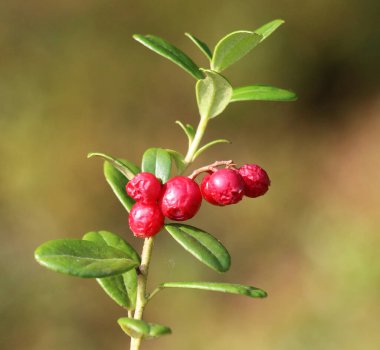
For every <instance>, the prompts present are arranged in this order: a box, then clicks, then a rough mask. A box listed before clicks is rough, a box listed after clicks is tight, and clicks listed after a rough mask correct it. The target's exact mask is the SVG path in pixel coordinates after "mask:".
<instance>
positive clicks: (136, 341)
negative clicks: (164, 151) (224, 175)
mask: <svg viewBox="0 0 380 350" xmlns="http://www.w3.org/2000/svg"><path fill="white" fill-rule="evenodd" d="M208 120H209V119H208V118H201V120H200V122H199V124H198V127H197V131H196V132H195V136H194V139H193V141H192V142H191V144H190V145H189V149H188V151H187V154H186V157H185V165H186V167H185V169H186V168H187V167H188V166H189V165H190V164H191V163H192V161H193V158H194V155H195V153H196V152H197V150H198V148H199V145H200V143H201V140H202V137H203V135H204V133H205V131H206V127H207V124H208ZM152 249H153V237H150V238H146V239H145V241H144V247H143V250H142V253H141V265H140V267H139V275H138V279H137V299H136V309H135V313H134V316H133V318H134V319H136V320H141V319H142V315H143V312H144V309H145V306H146V304H147V303H148V301H149V300H150V297H149V295H148V294H147V291H146V285H147V280H148V271H149V264H150V260H151V257H152ZM153 293H155V292H153ZM141 342H142V338H131V347H130V350H140V347H141Z"/></svg>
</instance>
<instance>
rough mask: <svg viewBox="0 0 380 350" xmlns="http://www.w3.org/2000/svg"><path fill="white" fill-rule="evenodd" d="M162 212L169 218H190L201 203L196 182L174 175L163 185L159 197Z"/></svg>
mask: <svg viewBox="0 0 380 350" xmlns="http://www.w3.org/2000/svg"><path fill="white" fill-rule="evenodd" d="M159 204H160V208H161V211H162V213H163V214H164V215H165V216H166V217H167V218H169V219H171V220H176V221H185V220H188V219H191V218H192V217H193V216H194V215H195V214H196V213H197V212H198V210H199V208H200V206H201V204H202V195H201V191H200V189H199V186H198V184H197V183H196V182H195V181H194V180H191V179H189V178H188V177H186V176H176V177H173V178H172V179H170V180H169V181H168V182H166V183H165V184H164V186H163V190H162V196H161V199H160V202H159Z"/></svg>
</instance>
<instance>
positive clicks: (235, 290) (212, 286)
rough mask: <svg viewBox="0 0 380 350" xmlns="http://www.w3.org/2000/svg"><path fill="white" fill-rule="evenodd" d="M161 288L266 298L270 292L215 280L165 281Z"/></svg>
mask: <svg viewBox="0 0 380 350" xmlns="http://www.w3.org/2000/svg"><path fill="white" fill-rule="evenodd" d="M160 288H190V289H201V290H208V291H213V292H223V293H232V294H240V295H245V296H248V297H251V298H265V297H266V296H267V295H268V294H267V292H265V291H264V290H262V289H259V288H256V287H252V286H245V285H242V284H233V283H214V282H165V283H162V284H160Z"/></svg>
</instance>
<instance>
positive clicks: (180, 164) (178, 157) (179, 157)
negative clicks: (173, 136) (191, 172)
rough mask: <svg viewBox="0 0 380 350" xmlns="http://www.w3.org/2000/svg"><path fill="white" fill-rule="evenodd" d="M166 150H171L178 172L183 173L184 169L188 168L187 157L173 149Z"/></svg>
mask: <svg viewBox="0 0 380 350" xmlns="http://www.w3.org/2000/svg"><path fill="white" fill-rule="evenodd" d="M166 151H167V152H169V154H170V155H171V157H172V159H173V160H174V164H175V166H176V168H177V173H178V174H182V173H183V171H184V170H185V169H186V164H185V157H184V156H183V154H181V153H179V152H177V151H174V150H172V149H167V150H166Z"/></svg>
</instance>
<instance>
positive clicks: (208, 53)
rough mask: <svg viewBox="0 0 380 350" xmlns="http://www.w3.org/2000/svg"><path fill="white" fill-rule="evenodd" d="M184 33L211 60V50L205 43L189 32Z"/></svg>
mask: <svg viewBox="0 0 380 350" xmlns="http://www.w3.org/2000/svg"><path fill="white" fill-rule="evenodd" d="M185 35H186V36H187V37H188V38H189V39H190V40H191V41H192V42H193V43H194V44H195V45H196V46H198V48H199V49H200V50H201V51H202V52H203V53H204V54H205V55H206V57H207V58H208V59H209V60H210V61H211V60H212V52H211V50H210V48H209V47H208V46H207V44H206V43H204V42H203V41H200V40H199V39H197V38H196V37H195V36H194V35H191V34H190V33H185Z"/></svg>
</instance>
